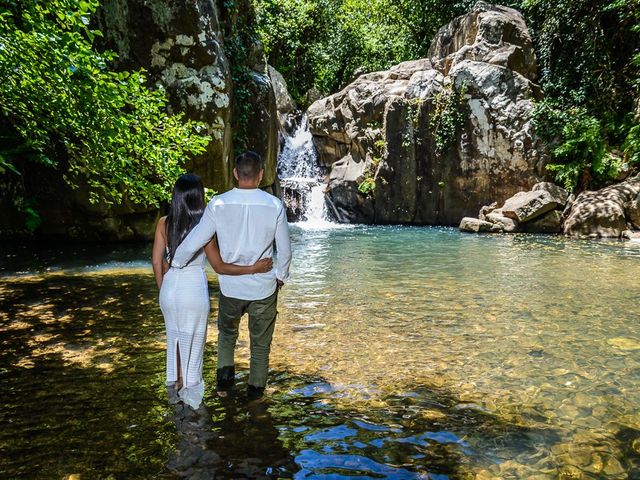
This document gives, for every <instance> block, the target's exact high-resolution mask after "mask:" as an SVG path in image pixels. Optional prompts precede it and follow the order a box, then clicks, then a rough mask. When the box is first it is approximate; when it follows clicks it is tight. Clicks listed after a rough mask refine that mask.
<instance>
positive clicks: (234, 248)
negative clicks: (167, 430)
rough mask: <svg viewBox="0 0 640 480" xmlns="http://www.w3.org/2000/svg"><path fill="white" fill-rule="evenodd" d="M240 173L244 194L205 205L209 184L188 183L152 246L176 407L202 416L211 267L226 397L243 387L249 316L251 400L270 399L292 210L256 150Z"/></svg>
mask: <svg viewBox="0 0 640 480" xmlns="http://www.w3.org/2000/svg"><path fill="white" fill-rule="evenodd" d="M233 174H234V176H235V178H236V180H237V184H238V186H237V188H234V189H232V190H230V191H228V192H226V193H223V194H222V195H218V196H215V197H214V198H213V199H212V200H211V201H210V202H209V204H208V205H206V206H205V200H204V188H203V185H202V182H201V180H200V178H199V177H197V176H196V175H192V174H186V175H183V176H181V177H180V178H179V179H178V181H177V182H176V185H175V187H174V190H173V197H172V199H171V206H170V209H169V214H168V215H167V216H166V217H163V218H161V219H160V221H159V222H158V226H157V228H156V234H155V240H154V243H153V253H152V263H153V271H154V274H155V278H156V282H157V284H158V287H159V288H160V308H161V310H162V314H163V316H164V320H165V326H166V329H167V390H168V394H169V401H170V402H172V403H177V402H178V401H183V402H184V403H186V404H188V405H189V406H191V407H192V408H194V409H197V408H198V407H199V406H200V404H201V402H202V399H203V396H204V381H203V379H202V363H203V355H204V349H205V342H206V337H207V320H208V316H209V291H208V287H207V276H206V274H205V271H204V265H205V259H208V261H209V262H210V263H211V265H212V267H213V269H214V270H215V271H216V273H218V275H219V283H220V299H219V302H218V368H217V372H216V380H217V390H218V393H219V394H220V395H221V396H224V395H226V394H227V392H228V391H229V390H231V389H232V388H233V386H234V382H235V362H234V350H235V346H236V340H237V338H238V328H239V323H240V318H241V317H242V316H243V315H244V313H245V312H246V313H248V314H249V334H250V349H251V360H250V369H249V382H248V387H247V394H248V396H249V398H250V399H255V398H259V397H261V396H262V395H263V393H264V388H265V385H266V383H267V373H268V369H269V351H270V348H271V340H272V337H273V331H274V327H275V321H276V315H277V311H276V309H277V300H278V291H279V290H280V287H282V285H284V282H285V281H286V280H287V278H288V275H289V264H290V263H291V245H290V239H289V227H288V225H287V216H286V211H285V208H284V206H283V205H282V202H281V201H280V200H279V199H278V198H276V197H274V196H273V195H270V194H268V193H266V192H264V191H262V190H260V189H259V188H258V185H260V182H261V181H262V176H263V174H264V167H263V164H262V159H261V158H260V156H259V155H258V154H257V153H255V152H246V153H243V154H241V155H239V156H238V157H237V158H236V161H235V168H234V170H233ZM274 242H275V246H276V249H277V253H278V257H277V263H276V268H275V269H274V268H273V264H272V260H271V257H272V256H273V245H274Z"/></svg>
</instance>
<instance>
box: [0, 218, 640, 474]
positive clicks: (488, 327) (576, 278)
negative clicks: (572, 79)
mask: <svg viewBox="0 0 640 480" xmlns="http://www.w3.org/2000/svg"><path fill="white" fill-rule="evenodd" d="M292 237H293V242H294V258H295V262H294V270H293V272H292V278H291V281H290V282H289V283H288V284H287V285H286V287H285V289H284V290H283V292H282V298H281V301H280V308H279V309H280V316H279V320H278V328H277V330H276V336H275V343H274V346H273V353H272V367H273V369H274V372H273V374H272V381H271V382H270V390H271V391H270V393H269V395H268V398H267V401H266V402H264V403H260V404H257V405H250V404H248V403H247V402H246V401H245V400H243V399H242V397H241V396H240V395H239V396H238V397H236V398H232V399H228V400H226V401H225V402H222V401H220V400H219V399H217V398H216V397H215V395H214V393H213V391H212V390H211V387H212V385H210V384H209V385H207V393H206V398H207V401H208V412H204V413H203V412H201V413H200V414H199V415H195V414H193V412H190V411H186V410H184V409H183V408H182V407H178V408H177V409H176V410H174V409H173V407H171V406H169V405H167V404H166V403H165V398H164V397H165V392H164V388H163V378H162V377H163V371H164V363H163V362H164V354H163V349H164V337H163V324H162V317H161V315H160V312H159V309H158V307H157V304H156V297H157V291H156V289H155V286H154V285H153V279H152V277H151V275H150V268H149V267H148V266H147V264H146V258H148V257H147V255H148V251H147V249H146V248H143V247H130V248H128V249H127V248H125V249H123V252H120V251H118V250H117V249H116V248H114V249H111V250H104V251H102V252H100V253H99V254H96V253H95V252H94V251H92V250H91V249H90V248H88V247H77V249H76V250H74V249H71V248H63V249H60V250H58V251H54V250H50V251H49V252H37V256H38V257H39V260H38V261H37V262H33V261H32V260H28V258H30V257H31V256H32V252H31V250H30V249H20V248H16V249H14V250H12V252H11V253H10V255H9V256H7V257H6V258H4V259H3V260H2V262H3V263H2V264H0V275H4V277H0V391H2V392H3V402H2V404H0V420H1V421H2V424H3V429H2V431H1V432H0V447H1V448H0V450H1V451H2V453H0V471H2V472H4V473H5V474H6V476H8V477H10V478H20V477H22V478H34V477H41V478H63V477H64V476H65V475H69V474H72V473H82V474H83V475H84V476H86V477H88V478H94V477H107V476H109V475H113V476H115V477H116V478H120V477H126V478H149V477H155V478H163V477H164V478H173V477H175V476H178V477H190V478H198V476H200V478H211V476H212V475H214V474H215V475H216V477H222V478H271V477H273V478H277V477H278V476H280V477H284V478H287V477H296V478H340V477H345V476H349V478H431V479H443V478H452V479H455V478H474V477H476V476H477V478H484V479H487V478H539V479H542V478H549V479H553V478H558V477H563V478H611V479H616V478H620V479H622V478H639V477H640V411H639V409H638V407H637V405H638V404H639V403H640V324H639V323H638V310H637V308H638V307H637V305H638V300H640V284H638V282H637V280H636V279H637V278H638V277H639V276H640V267H639V266H638V260H639V259H640V245H631V244H628V243H626V244H625V243H618V242H608V243H605V242H581V241H575V240H572V241H567V240H565V239H562V238H556V237H537V236H530V235H529V236H524V235H514V236H474V235H461V234H459V233H458V232H455V231H452V230H449V229H436V228H425V229H421V228H400V227H384V228H381V227H376V228H373V227H355V228H347V229H335V230H325V231H322V230H308V231H305V230H302V229H299V228H297V227H295V226H294V227H293V228H292ZM82 248H84V249H85V251H82ZM87 265H91V267H87ZM143 265H144V267H142V266H143ZM211 289H212V292H213V293H214V294H216V285H215V284H214V283H212V284H211ZM213 305H214V306H215V301H214V302H213ZM215 313H216V312H215V311H213V312H212V318H215ZM212 324H214V322H212ZM214 330H215V329H210V338H209V342H208V347H207V348H208V351H209V352H210V355H207V356H206V359H205V372H206V373H207V377H206V380H209V379H211V372H213V371H215V364H214V363H213V359H214V356H213V353H214V350H215V342H214V341H213V340H214V339H215V331H214ZM244 330H245V332H244V335H243V336H242V337H241V339H240V349H239V352H238V356H239V360H240V364H239V367H240V368H239V372H240V374H239V382H240V385H241V387H242V386H243V382H246V367H247V358H248V338H247V335H246V327H245V328H244ZM209 383H211V382H209ZM240 392H242V389H240ZM167 458H168V459H169V460H168V461H167Z"/></svg>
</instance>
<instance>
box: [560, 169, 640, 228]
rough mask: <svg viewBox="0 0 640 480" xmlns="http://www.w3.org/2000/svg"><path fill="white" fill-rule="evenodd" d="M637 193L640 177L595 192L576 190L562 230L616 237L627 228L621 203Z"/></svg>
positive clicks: (626, 201)
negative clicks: (577, 193)
mask: <svg viewBox="0 0 640 480" xmlns="http://www.w3.org/2000/svg"><path fill="white" fill-rule="evenodd" d="M638 193H640V176H636V177H633V178H631V179H629V180H626V181H624V182H622V183H619V184H617V185H611V186H609V187H605V188H603V189H601V190H598V191H586V192H582V193H580V194H579V195H578V196H577V197H576V200H575V202H574V203H573V205H572V207H571V211H570V212H569V215H568V217H567V219H566V221H565V223H564V233H565V234H566V235H570V236H577V237H592V238H593V237H595V238H598V237H615V238H620V237H621V236H622V232H624V231H625V230H627V220H626V215H625V208H624V205H625V204H627V203H629V202H632V201H633V200H635V198H636V196H637V195H638Z"/></svg>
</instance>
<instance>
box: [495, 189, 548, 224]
mask: <svg viewBox="0 0 640 480" xmlns="http://www.w3.org/2000/svg"><path fill="white" fill-rule="evenodd" d="M557 206H558V203H557V202H556V201H555V200H554V199H553V197H552V196H551V195H550V194H549V193H548V192H546V191H545V190H537V191H533V192H518V193H516V194H515V195H514V196H513V197H511V198H509V199H507V200H506V201H505V202H504V205H503V206H502V208H501V210H502V214H503V215H504V216H505V217H509V218H512V219H514V220H517V221H518V222H520V223H522V222H526V221H529V220H532V219H534V218H536V217H539V216H540V215H543V214H544V213H547V212H548V211H549V210H553V209H554V208H556V207H557Z"/></svg>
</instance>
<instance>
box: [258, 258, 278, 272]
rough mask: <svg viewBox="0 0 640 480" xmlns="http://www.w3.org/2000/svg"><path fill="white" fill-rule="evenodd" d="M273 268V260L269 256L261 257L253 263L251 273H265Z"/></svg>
mask: <svg viewBox="0 0 640 480" xmlns="http://www.w3.org/2000/svg"><path fill="white" fill-rule="evenodd" d="M272 268H273V260H272V259H271V258H263V259H261V260H258V261H257V262H256V263H254V264H253V269H254V271H253V273H265V272H268V271H270V270H271V269H272Z"/></svg>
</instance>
